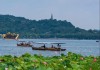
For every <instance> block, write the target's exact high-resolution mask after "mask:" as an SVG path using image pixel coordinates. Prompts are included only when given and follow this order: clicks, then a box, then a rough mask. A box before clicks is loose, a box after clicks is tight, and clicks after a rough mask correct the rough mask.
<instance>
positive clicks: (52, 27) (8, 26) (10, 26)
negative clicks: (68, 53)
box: [0, 15, 100, 39]
mask: <svg viewBox="0 0 100 70" xmlns="http://www.w3.org/2000/svg"><path fill="white" fill-rule="evenodd" d="M7 32H14V33H19V34H20V38H55V37H56V38H68V39H100V37H99V34H100V31H98V30H85V29H81V28H78V27H75V26H74V25H72V23H71V22H68V21H66V20H63V21H62V20H56V19H53V18H51V19H44V20H38V21H37V20H29V19H26V18H24V17H15V16H12V15H0V34H4V33H7Z"/></svg>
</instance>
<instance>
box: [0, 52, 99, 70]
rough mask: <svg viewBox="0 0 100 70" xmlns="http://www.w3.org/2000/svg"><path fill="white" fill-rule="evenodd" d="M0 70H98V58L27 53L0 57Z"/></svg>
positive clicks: (69, 54)
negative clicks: (45, 55)
mask: <svg viewBox="0 0 100 70" xmlns="http://www.w3.org/2000/svg"><path fill="white" fill-rule="evenodd" d="M0 70H100V56H98V57H93V56H86V57H85V56H84V57H83V56H82V55H79V54H75V53H71V52H69V53H68V54H67V55H64V54H61V56H52V57H44V56H42V55H36V54H35V55H33V56H32V55H30V54H28V53H26V54H24V55H22V56H19V57H16V56H11V55H5V56H0Z"/></svg>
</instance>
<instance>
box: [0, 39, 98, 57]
mask: <svg viewBox="0 0 100 70" xmlns="http://www.w3.org/2000/svg"><path fill="white" fill-rule="evenodd" d="M19 40H20V41H33V42H48V43H50V42H61V43H65V44H62V48H66V51H63V52H56V51H40V50H39V51H38V50H32V48H31V47H18V46H17V45H16V44H17V41H16V40H4V39H0V56H1V55H15V56H20V55H22V54H24V53H27V52H28V53H30V54H42V55H44V56H52V55H60V53H64V54H67V52H74V53H78V54H82V55H84V56H89V55H94V56H100V46H99V45H100V42H96V40H67V39H19ZM33 45H34V46H37V45H36V44H33ZM46 46H51V45H50V44H47V45H46Z"/></svg>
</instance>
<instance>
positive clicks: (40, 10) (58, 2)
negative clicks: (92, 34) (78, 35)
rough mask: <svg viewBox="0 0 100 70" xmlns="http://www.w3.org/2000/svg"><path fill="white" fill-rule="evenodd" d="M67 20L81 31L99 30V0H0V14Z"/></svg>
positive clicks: (37, 18)
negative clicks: (52, 17)
mask: <svg viewBox="0 0 100 70" xmlns="http://www.w3.org/2000/svg"><path fill="white" fill-rule="evenodd" d="M51 13H52V14H53V16H54V18H55V19H57V20H67V21H68V22H71V23H72V24H73V25H75V26H76V27H80V28H83V29H99V16H100V14H99V0H0V14H3V15H6V14H9V15H14V16H20V17H25V18H27V19H32V20H33V19H36V20H40V19H49V18H50V16H51Z"/></svg>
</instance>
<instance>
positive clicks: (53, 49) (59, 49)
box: [32, 47, 66, 51]
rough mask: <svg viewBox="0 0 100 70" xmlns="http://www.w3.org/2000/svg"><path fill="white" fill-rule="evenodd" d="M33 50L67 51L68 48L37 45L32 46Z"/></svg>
mask: <svg viewBox="0 0 100 70" xmlns="http://www.w3.org/2000/svg"><path fill="white" fill-rule="evenodd" d="M32 50H49V51H65V50H66V49H61V48H37V47H32Z"/></svg>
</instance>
